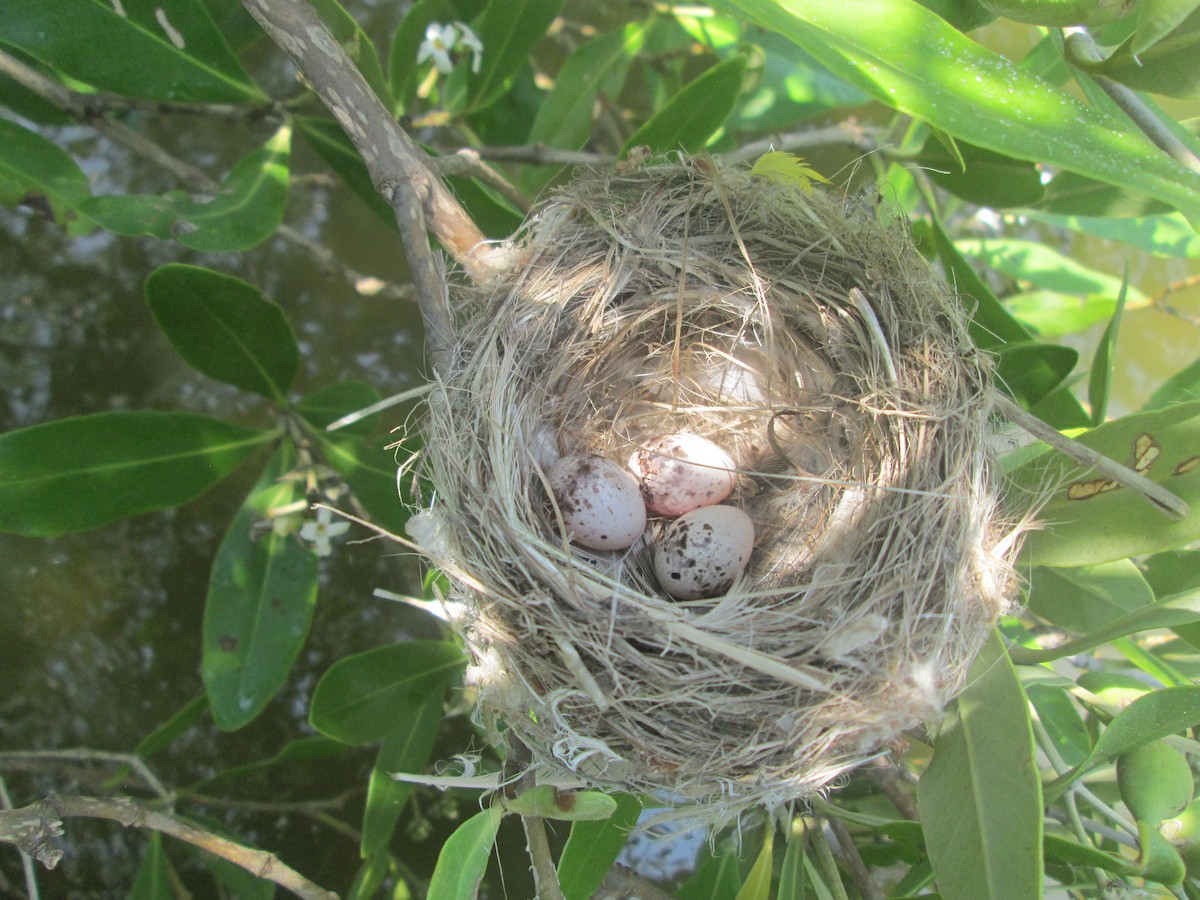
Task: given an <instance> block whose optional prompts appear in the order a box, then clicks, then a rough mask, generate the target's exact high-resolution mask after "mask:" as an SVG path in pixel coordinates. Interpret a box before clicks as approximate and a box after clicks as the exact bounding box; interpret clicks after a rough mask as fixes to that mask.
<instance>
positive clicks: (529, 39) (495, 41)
mask: <svg viewBox="0 0 1200 900" xmlns="http://www.w3.org/2000/svg"><path fill="white" fill-rule="evenodd" d="M562 5H563V0H507V2H505V3H489V4H488V5H487V6H486V7H485V8H484V10H483V15H482V16H480V18H479V21H478V23H477V24H476V27H475V34H476V35H477V36H478V38H479V41H480V43H482V44H483V59H482V60H481V61H480V65H479V71H478V72H469V73H468V74H467V78H466V85H465V95H464V97H465V103H464V105H463V107H462V110H463V112H465V113H470V112H475V111H476V110H480V109H483V108H484V107H485V106H489V105H490V104H492V103H495V102H496V100H498V99H499V98H500V96H501V95H502V94H503V93H504V92H505V91H507V90H508V88H509V85H510V84H511V82H512V79H513V77H514V76H515V75H516V74H517V72H519V71H520V70H521V69H523V68H524V67H525V66H526V65H527V64H528V62H529V57H530V54H531V53H532V52H533V48H534V47H536V46H537V45H538V43H539V42H540V41H541V40H542V37H543V35H545V33H546V30H547V29H548V28H549V27H550V23H551V22H553V21H554V19H555V17H556V16H557V15H558V13H559V10H561V9H562ZM459 66H460V67H468V68H469V66H470V61H469V60H467V59H464V60H462V61H461V62H460V63H459ZM446 102H447V105H448V106H450V107H451V108H452V109H453V108H457V106H456V101H455V100H454V99H453V98H452V97H448V98H447V101H446Z"/></svg>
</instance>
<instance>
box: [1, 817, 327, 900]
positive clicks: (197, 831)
mask: <svg viewBox="0 0 1200 900" xmlns="http://www.w3.org/2000/svg"><path fill="white" fill-rule="evenodd" d="M73 817H85V818H92V819H110V820H112V821H114V822H120V823H121V824H122V825H124V826H125V827H130V826H132V827H135V828H145V829H149V830H151V831H158V832H161V833H163V834H166V835H170V836H171V837H173V838H176V839H178V840H181V841H184V842H186V843H188V844H192V845H193V846H195V847H199V848H200V849H202V850H206V851H208V852H209V853H212V854H213V855H215V856H219V857H221V858H222V859H226V860H228V861H229V862H232V863H234V864H235V865H238V866H241V867H242V868H243V869H245V870H246V871H248V872H250V873H252V874H253V875H255V876H257V877H258V878H263V879H266V880H267V881H272V882H274V883H275V884H278V885H279V886H280V887H283V888H286V889H287V890H289V891H291V892H292V893H294V894H295V895H296V896H298V897H301V898H304V900H337V894H335V893H334V892H332V891H327V890H325V889H324V888H322V887H321V886H320V885H317V884H314V883H313V882H311V881H309V880H308V879H307V878H305V877H304V876H303V875H301V874H300V873H299V872H297V871H296V870H295V869H293V868H291V867H290V866H288V865H286V864H284V863H282V862H280V860H279V858H278V857H277V856H275V854H274V853H266V852H264V851H262V850H254V849H252V848H250V847H245V846H242V845H241V844H237V843H234V842H233V841H230V840H227V839H226V838H223V837H221V836H220V835H216V834H213V833H212V832H210V831H205V830H204V829H202V828H197V827H196V826H195V825H192V824H190V823H188V822H184V821H183V820H181V819H179V818H177V817H175V816H174V815H171V814H170V813H167V812H164V811H161V810H157V809H154V808H153V807H150V806H147V805H146V804H143V803H139V802H137V801H135V800H128V799H115V798H108V797H72V796H59V797H51V798H48V799H45V800H39V801H38V802H37V803H33V804H30V805H29V806H23V807H21V808H20V809H15V810H10V811H0V841H3V842H6V843H15V844H17V845H18V846H20V847H22V848H26V849H28V848H31V847H32V848H41V853H40V855H39V853H38V852H36V850H35V852H33V853H32V855H34V856H39V861H41V862H42V863H43V864H44V865H45V866H46V867H47V868H53V867H54V866H55V865H57V863H58V861H59V859H61V858H62V851H61V850H49V851H47V850H46V849H45V848H46V847H47V846H48V845H49V844H51V842H53V840H54V839H55V838H56V837H57V836H58V835H61V834H62V821H61V820H62V819H63V818H73Z"/></svg>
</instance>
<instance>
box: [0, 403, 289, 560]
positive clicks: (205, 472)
mask: <svg viewBox="0 0 1200 900" xmlns="http://www.w3.org/2000/svg"><path fill="white" fill-rule="evenodd" d="M275 437H276V432H274V431H260V430H258V429H255V428H246V427H244V426H242V425H234V424H232V423H230V422H222V421H220V420H219V419H210V418H208V417H207V416H198V415H193V414H191V413H167V412H115V413H98V414H96V415H91V416H78V417H75V418H70V419H59V420H58V421H56V422H47V423H45V424H43V425H34V426H32V427H31V428H23V429H20V430H18V431H10V432H8V433H6V434H0V531H7V532H10V533H13V534H25V535H31V536H37V537H52V536H54V535H57V534H66V533H68V532H71V531H86V530H88V529H89V528H96V527H97V526H99V525H106V524H108V523H109V522H114V521H116V520H117V519H124V518H127V517H128V516H136V515H138V514H139V513H144V512H150V511H152V510H159V509H170V508H171V507H174V506H182V505H183V504H184V503H187V502H188V501H189V500H193V499H195V498H196V497H198V496H200V494H202V493H204V492H205V491H206V490H208V489H209V488H210V487H212V486H213V485H214V484H216V483H217V482H218V481H220V480H221V479H222V478H224V477H225V476H226V475H228V474H229V473H230V472H232V471H233V470H234V469H235V468H237V466H238V465H239V464H240V463H242V462H243V461H244V460H245V459H246V458H247V457H248V456H250V455H251V454H252V453H254V451H255V450H257V449H258V448H259V447H261V446H262V445H263V444H265V443H267V442H268V441H272V440H274V439H275Z"/></svg>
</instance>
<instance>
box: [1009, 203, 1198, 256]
mask: <svg viewBox="0 0 1200 900" xmlns="http://www.w3.org/2000/svg"><path fill="white" fill-rule="evenodd" d="M1029 215H1030V218H1033V219H1036V220H1037V221H1040V222H1045V223H1047V224H1049V225H1052V226H1054V227H1055V228H1069V229H1071V230H1072V231H1079V232H1082V233H1083V234H1091V235H1095V236H1096V237H1102V238H1106V239H1107V240H1110V241H1119V242H1120V243H1122V244H1129V245H1130V246H1131V247H1137V248H1138V249H1139V250H1144V251H1146V252H1147V253H1152V254H1154V255H1155V256H1164V257H1179V258H1192V259H1196V258H1200V234H1197V233H1196V232H1195V230H1194V229H1193V228H1192V227H1191V226H1190V225H1188V223H1187V221H1186V220H1185V219H1184V218H1183V216H1180V215H1170V216H1142V217H1140V218H1134V219H1109V218H1104V217H1100V216H1056V215H1053V214H1051V213H1030V214H1029Z"/></svg>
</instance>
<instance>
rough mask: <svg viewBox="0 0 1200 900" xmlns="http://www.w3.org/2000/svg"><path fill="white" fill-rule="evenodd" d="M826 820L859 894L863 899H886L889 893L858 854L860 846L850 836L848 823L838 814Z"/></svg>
mask: <svg viewBox="0 0 1200 900" xmlns="http://www.w3.org/2000/svg"><path fill="white" fill-rule="evenodd" d="M825 821H826V822H828V823H829V827H830V828H831V829H832V830H833V836H834V837H836V838H837V848H836V850H835V851H834V852H835V854H836V855H837V856H838V857H839V858H840V859H841V861H842V865H843V866H845V867H846V871H848V872H849V873H850V878H851V879H852V880H853V881H854V886H855V887H857V888H858V893H859V896H860V897H862V898H863V900H884V898H885V897H886V896H887V895H886V894H884V892H883V891H881V890H880V889H879V885H877V884H876V883H875V882H874V881H873V880H872V879H871V873H870V872H869V871H868V870H867V865H866V863H864V862H863V860H862V857H861V856H859V855H858V848H857V847H856V846H855V845H854V838H853V837H851V836H850V829H849V828H847V827H846V823H845V822H843V821H842V820H841V819H839V818H838V817H837V816H829V817H828V818H826V820H825Z"/></svg>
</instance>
